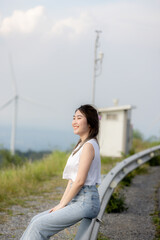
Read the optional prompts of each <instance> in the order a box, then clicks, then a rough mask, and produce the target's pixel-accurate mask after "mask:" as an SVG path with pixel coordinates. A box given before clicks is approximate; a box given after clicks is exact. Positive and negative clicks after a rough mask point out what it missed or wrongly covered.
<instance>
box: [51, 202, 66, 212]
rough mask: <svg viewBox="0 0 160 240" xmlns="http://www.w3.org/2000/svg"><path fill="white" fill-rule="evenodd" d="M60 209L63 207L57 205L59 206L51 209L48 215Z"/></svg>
mask: <svg viewBox="0 0 160 240" xmlns="http://www.w3.org/2000/svg"><path fill="white" fill-rule="evenodd" d="M61 208H63V206H62V205H61V204H60V203H59V204H58V205H56V206H55V207H54V208H52V209H51V210H50V211H49V213H51V212H55V211H57V210H59V209H61Z"/></svg>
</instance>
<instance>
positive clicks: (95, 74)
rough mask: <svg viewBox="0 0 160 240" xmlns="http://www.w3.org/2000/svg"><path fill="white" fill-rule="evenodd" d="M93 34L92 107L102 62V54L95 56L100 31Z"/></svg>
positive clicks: (98, 45)
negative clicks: (94, 39) (94, 36)
mask: <svg viewBox="0 0 160 240" xmlns="http://www.w3.org/2000/svg"><path fill="white" fill-rule="evenodd" d="M95 32H96V41H95V49H94V71H93V86H92V104H93V105H94V104H95V89H96V78H97V77H98V76H99V75H100V74H101V72H102V61H103V57H104V54H103V53H102V52H99V55H98V54H97V52H98V48H99V47H100V44H99V35H100V33H102V31H98V30H96V31H95ZM97 55H98V56H97Z"/></svg>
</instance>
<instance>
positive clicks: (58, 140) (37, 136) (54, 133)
mask: <svg viewBox="0 0 160 240" xmlns="http://www.w3.org/2000/svg"><path fill="white" fill-rule="evenodd" d="M10 138H11V127H8V126H0V146H2V147H3V148H6V149H9V148H10ZM77 139H78V138H77V136H74V134H73V132H72V131H67V130H66V131H61V130H53V129H45V128H35V127H18V129H17V135H16V147H15V148H16V149H17V150H20V151H28V150H34V151H43V150H49V151H52V150H55V149H58V150H61V151H66V150H69V149H71V145H72V144H75V143H76V142H77Z"/></svg>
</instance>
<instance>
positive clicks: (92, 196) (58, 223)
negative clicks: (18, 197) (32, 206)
mask: <svg viewBox="0 0 160 240" xmlns="http://www.w3.org/2000/svg"><path fill="white" fill-rule="evenodd" d="M99 209H100V202H99V194H98V190H97V188H96V186H87V185H85V186H83V187H82V189H81V190H80V191H79V193H78V194H77V195H76V196H75V197H74V198H73V199H72V201H71V202H70V203H69V204H68V205H67V206H66V207H64V208H62V209H60V210H57V211H55V212H51V213H49V210H47V211H45V212H42V213H40V214H38V215H36V216H35V217H33V218H32V220H31V222H30V224H29V225H28V227H27V229H26V230H25V232H24V233H23V236H22V237H21V240H45V239H49V238H50V237H51V236H53V235H54V234H56V233H58V232H59V231H61V230H63V229H65V228H67V227H70V226H71V225H73V224H75V223H77V222H79V221H80V220H82V218H91V219H92V218H95V217H96V216H97V215H98V213H99Z"/></svg>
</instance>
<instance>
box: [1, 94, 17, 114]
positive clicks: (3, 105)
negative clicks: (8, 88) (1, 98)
mask: <svg viewBox="0 0 160 240" xmlns="http://www.w3.org/2000/svg"><path fill="white" fill-rule="evenodd" d="M14 99H15V97H12V98H11V99H9V100H8V101H7V102H5V103H4V104H2V105H1V106H0V111H1V110H2V109H3V108H5V107H7V106H8V105H9V104H11V103H12V102H13V100H14Z"/></svg>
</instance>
